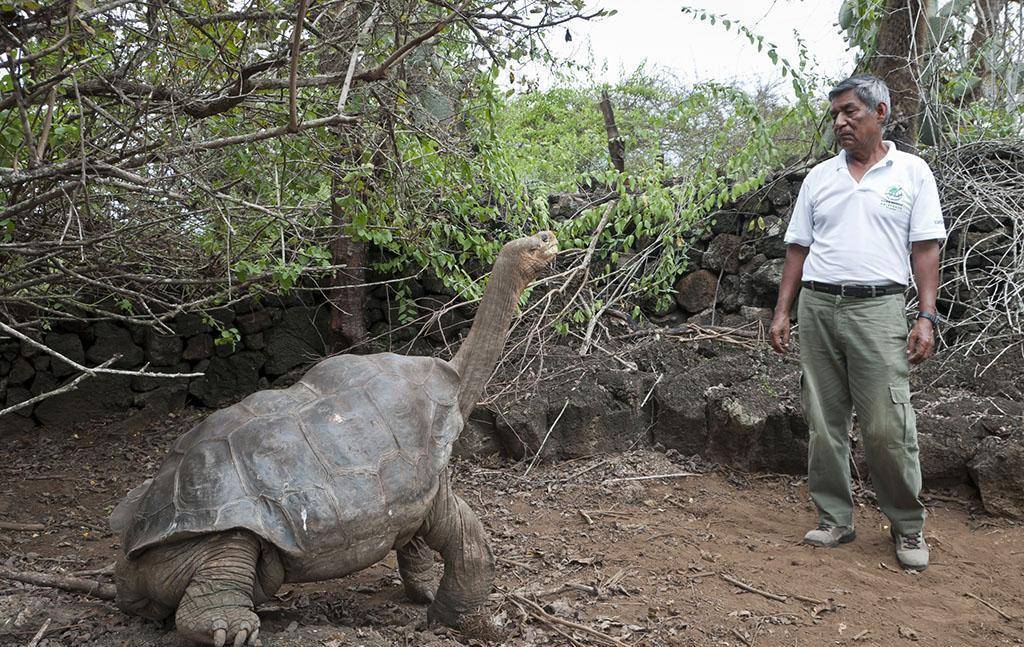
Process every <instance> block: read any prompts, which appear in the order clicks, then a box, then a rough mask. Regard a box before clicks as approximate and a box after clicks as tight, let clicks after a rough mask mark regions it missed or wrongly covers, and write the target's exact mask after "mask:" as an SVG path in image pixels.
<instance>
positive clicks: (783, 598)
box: [722, 573, 786, 602]
mask: <svg viewBox="0 0 1024 647" xmlns="http://www.w3.org/2000/svg"><path fill="white" fill-rule="evenodd" d="M722 579H723V580H725V581H726V582H728V583H730V584H733V585H735V586H738V587H739V588H741V589H743V590H744V591H748V592H750V593H756V594H757V595H760V596H761V597H765V598H768V599H769V600H775V601H776V602H785V601H786V596H784V595H776V594H774V593H768V592H767V591H762V590H761V589H757V588H754V587H753V586H751V585H749V584H747V583H746V582H741V581H740V580H737V579H736V578H735V577H732V576H729V575H726V574H725V573H722Z"/></svg>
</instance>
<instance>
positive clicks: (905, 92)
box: [869, 0, 929, 151]
mask: <svg viewBox="0 0 1024 647" xmlns="http://www.w3.org/2000/svg"><path fill="white" fill-rule="evenodd" d="M928 2H929V0H886V2H885V10H884V15H883V17H882V21H881V23H880V24H879V26H878V38H877V40H876V45H875V54H874V56H872V58H871V62H870V64H869V71H870V72H871V74H874V75H875V76H878V77H881V78H882V79H884V80H885V82H886V84H887V85H888V86H889V92H890V94H891V96H892V106H890V108H891V110H892V119H891V122H890V125H889V129H890V132H889V137H890V138H891V139H892V140H893V141H894V142H896V145H897V146H898V147H899V149H900V150H909V151H913V150H916V148H917V137H918V131H919V127H920V122H921V114H920V113H921V107H922V101H921V92H922V89H921V87H920V85H919V84H918V82H917V80H918V78H919V76H918V68H919V59H920V56H921V54H922V53H923V47H924V43H925V35H926V34H925V29H926V27H927V9H928Z"/></svg>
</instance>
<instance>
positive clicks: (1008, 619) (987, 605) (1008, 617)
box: [964, 591, 1016, 622]
mask: <svg viewBox="0 0 1024 647" xmlns="http://www.w3.org/2000/svg"><path fill="white" fill-rule="evenodd" d="M964 595H966V596H967V597H969V598H971V599H972V600H977V601H978V602H981V603H982V604H984V605H985V606H986V607H988V608H989V609H992V610H993V611H995V612H996V613H998V614H999V615H1000V616H1002V617H1003V619H1004V620H1006V621H1007V622H1013V621H1014V620H1016V618H1014V617H1013V616H1011V615H1010V614H1008V613H1006V612H1005V611H1003V610H1002V609H1000V608H998V607H996V606H995V605H993V604H992V603H990V602H987V601H985V600H983V599H982V598H980V597H979V596H977V595H975V594H973V593H968V592H966V591H965V592H964Z"/></svg>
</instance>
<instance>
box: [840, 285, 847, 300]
mask: <svg viewBox="0 0 1024 647" xmlns="http://www.w3.org/2000/svg"><path fill="white" fill-rule="evenodd" d="M839 296H841V297H845V296H846V284H845V283H840V284H839Z"/></svg>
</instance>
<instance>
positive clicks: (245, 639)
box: [174, 531, 283, 647]
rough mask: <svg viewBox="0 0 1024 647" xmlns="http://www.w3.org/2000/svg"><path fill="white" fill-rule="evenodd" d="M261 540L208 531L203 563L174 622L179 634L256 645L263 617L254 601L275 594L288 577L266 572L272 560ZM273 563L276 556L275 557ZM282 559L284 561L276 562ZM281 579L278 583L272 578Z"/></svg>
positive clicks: (206, 641) (202, 640)
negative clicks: (267, 555) (257, 612)
mask: <svg viewBox="0 0 1024 647" xmlns="http://www.w3.org/2000/svg"><path fill="white" fill-rule="evenodd" d="M260 548H261V546H260V541H259V539H258V538H257V537H256V536H254V535H253V534H251V533H249V532H245V531H233V532H224V533H216V534H212V535H207V536H206V537H204V538H203V542H202V544H201V546H197V553H198V555H197V557H198V560H199V564H198V565H197V566H196V568H195V572H194V574H193V575H192V578H191V580H190V581H189V584H188V587H187V588H186V589H185V593H184V595H183V596H182V597H181V602H180V603H179V604H178V612H177V613H176V614H175V617H174V621H175V625H176V626H177V629H178V633H180V634H181V635H182V636H184V637H185V638H188V639H190V640H193V641H195V642H199V643H203V644H212V645H215V646H216V647H221V645H224V644H225V642H227V643H232V642H233V643H234V645H236V647H237V646H240V645H256V644H258V641H257V636H258V635H259V632H260V619H259V616H257V615H256V613H255V611H254V607H255V603H256V602H258V601H259V600H254V598H261V597H263V596H265V595H268V594H269V595H272V594H273V590H271V591H267V589H270V588H273V589H276V588H277V586H280V584H281V579H283V571H281V577H280V578H275V577H273V576H271V577H270V578H269V580H268V578H267V577H265V576H264V575H265V574H264V573H263V572H261V573H259V574H257V565H258V564H259V567H260V570H261V571H263V570H264V568H265V566H266V564H267V562H268V560H267V559H266V558H261V551H260ZM270 561H271V562H273V561H277V560H270ZM277 563H278V564H279V563H280V562H279V561H277ZM275 579H276V585H275V584H274V583H273V582H272V581H270V580H275Z"/></svg>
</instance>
